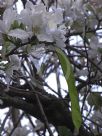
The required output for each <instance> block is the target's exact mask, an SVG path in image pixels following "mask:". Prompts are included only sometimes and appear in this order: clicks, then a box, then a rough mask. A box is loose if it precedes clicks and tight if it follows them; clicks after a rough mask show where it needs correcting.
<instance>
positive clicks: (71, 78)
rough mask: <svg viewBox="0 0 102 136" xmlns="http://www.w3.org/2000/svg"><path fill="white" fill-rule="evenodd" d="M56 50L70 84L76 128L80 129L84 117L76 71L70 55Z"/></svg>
mask: <svg viewBox="0 0 102 136" xmlns="http://www.w3.org/2000/svg"><path fill="white" fill-rule="evenodd" d="M55 50H56V53H57V56H58V59H59V61H60V64H61V67H62V71H63V74H64V77H65V79H66V82H67V85H68V90H69V95H70V99H71V111H72V119H73V123H74V125H75V128H76V129H79V128H80V126H81V123H82V117H81V112H80V107H79V101H78V93H77V89H76V86H75V79H74V73H73V70H72V67H71V64H70V62H69V60H68V57H67V56H66V55H65V53H64V52H63V51H62V50H61V49H59V48H55Z"/></svg>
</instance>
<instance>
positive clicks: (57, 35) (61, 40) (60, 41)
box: [52, 30, 66, 48]
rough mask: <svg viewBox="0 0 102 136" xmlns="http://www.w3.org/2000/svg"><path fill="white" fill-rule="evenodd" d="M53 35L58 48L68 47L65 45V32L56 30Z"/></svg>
mask: <svg viewBox="0 0 102 136" xmlns="http://www.w3.org/2000/svg"><path fill="white" fill-rule="evenodd" d="M52 35H53V38H54V41H55V43H56V46H57V47H60V48H64V47H65V46H66V45H65V40H66V38H65V36H64V33H63V31H61V30H55V31H53V32H52Z"/></svg>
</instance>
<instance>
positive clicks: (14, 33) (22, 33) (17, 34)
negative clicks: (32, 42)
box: [8, 29, 30, 40]
mask: <svg viewBox="0 0 102 136" xmlns="http://www.w3.org/2000/svg"><path fill="white" fill-rule="evenodd" d="M8 35H9V36H12V37H16V38H19V39H21V40H24V39H28V38H29V37H30V35H29V33H28V32H26V31H24V30H22V29H14V30H11V31H10V32H9V33H8Z"/></svg>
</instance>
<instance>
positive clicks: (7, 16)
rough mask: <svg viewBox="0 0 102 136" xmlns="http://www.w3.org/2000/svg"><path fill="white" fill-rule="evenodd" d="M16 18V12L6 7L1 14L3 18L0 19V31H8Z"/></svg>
mask: <svg viewBox="0 0 102 136" xmlns="http://www.w3.org/2000/svg"><path fill="white" fill-rule="evenodd" d="M15 20H17V13H16V11H15V10H13V9H12V8H9V9H6V10H5V12H4V14H3V20H0V32H1V33H8V31H9V30H10V27H11V24H12V23H13V22H14V21H15Z"/></svg>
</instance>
